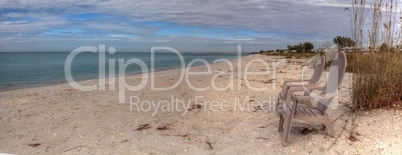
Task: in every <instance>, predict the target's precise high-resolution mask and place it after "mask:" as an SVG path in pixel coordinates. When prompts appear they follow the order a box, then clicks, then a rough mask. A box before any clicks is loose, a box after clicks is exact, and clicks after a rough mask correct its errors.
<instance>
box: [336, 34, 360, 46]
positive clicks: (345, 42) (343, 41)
mask: <svg viewBox="0 0 402 155" xmlns="http://www.w3.org/2000/svg"><path fill="white" fill-rule="evenodd" d="M334 44H337V45H338V46H339V47H340V48H343V47H353V46H355V45H356V42H355V41H353V40H352V39H351V38H349V37H342V36H336V37H335V38H334Z"/></svg>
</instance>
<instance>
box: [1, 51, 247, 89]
mask: <svg viewBox="0 0 402 155" xmlns="http://www.w3.org/2000/svg"><path fill="white" fill-rule="evenodd" d="M21 53H24V52H21ZM66 53H68V52H66ZM250 55H254V54H247V55H245V56H243V54H242V56H241V57H240V58H239V57H236V58H233V59H227V60H229V61H236V60H238V59H241V58H243V57H246V56H250ZM217 59H219V58H217ZM207 62H208V61H207ZM208 63H209V64H211V62H208ZM203 65H205V64H196V65H192V67H197V66H203ZM180 68H181V66H173V67H168V68H160V69H155V71H148V72H147V73H151V72H155V73H157V72H162V71H168V70H176V69H180ZM185 68H186V67H185ZM141 74H144V72H142V73H140V72H138V73H129V74H126V75H125V76H126V77H129V76H135V75H141ZM118 77H120V76H119V75H115V76H114V77H105V80H108V79H109V78H118ZM99 79H100V78H99V77H94V78H84V79H79V80H74V81H75V82H82V81H88V80H99ZM60 84H68V81H66V80H65V79H64V80H61V81H55V82H49V83H40V84H36V85H30V86H26V87H24V86H22V87H13V88H7V89H0V92H7V91H14V90H21V89H29V88H40V87H47V86H53V85H60Z"/></svg>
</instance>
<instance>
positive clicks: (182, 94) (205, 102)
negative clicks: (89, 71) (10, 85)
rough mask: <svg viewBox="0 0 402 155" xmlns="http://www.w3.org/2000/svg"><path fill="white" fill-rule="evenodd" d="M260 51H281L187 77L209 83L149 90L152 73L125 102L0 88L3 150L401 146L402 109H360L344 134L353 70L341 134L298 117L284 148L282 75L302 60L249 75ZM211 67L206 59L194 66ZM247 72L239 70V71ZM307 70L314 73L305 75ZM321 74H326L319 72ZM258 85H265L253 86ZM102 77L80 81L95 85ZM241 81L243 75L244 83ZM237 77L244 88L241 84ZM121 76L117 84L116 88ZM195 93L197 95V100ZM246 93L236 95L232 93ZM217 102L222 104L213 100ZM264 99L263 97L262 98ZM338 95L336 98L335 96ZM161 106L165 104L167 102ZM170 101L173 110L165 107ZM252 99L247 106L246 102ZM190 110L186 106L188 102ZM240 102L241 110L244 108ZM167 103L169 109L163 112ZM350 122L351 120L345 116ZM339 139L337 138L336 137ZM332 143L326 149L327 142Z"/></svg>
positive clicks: (163, 78) (350, 150) (356, 150)
mask: <svg viewBox="0 0 402 155" xmlns="http://www.w3.org/2000/svg"><path fill="white" fill-rule="evenodd" d="M257 58H259V59H263V60H264V61H266V62H269V64H270V65H272V63H271V62H272V61H273V60H278V59H279V57H269V56H260V55H250V56H246V57H243V58H242V59H241V60H242V66H241V68H240V69H239V68H238V66H237V63H238V60H233V61H232V62H233V63H234V71H230V69H229V67H228V65H227V64H226V63H219V64H213V65H212V72H213V74H212V75H199V76H190V78H189V81H190V82H191V84H193V85H194V86H197V87H207V86H209V87H210V90H208V91H201V92H200V91H193V90H192V89H190V88H189V86H188V84H187V82H186V81H185V80H183V81H182V82H181V83H180V85H179V86H178V87H176V88H174V89H172V90H168V91H151V89H150V87H151V84H150V83H151V81H150V79H149V80H148V82H147V85H146V87H145V88H144V89H142V90H141V91H126V96H125V99H126V103H124V104H122V103H119V100H118V98H119V91H117V90H116V91H111V90H108V88H109V87H108V85H107V86H106V90H105V91H99V90H97V91H90V92H83V91H79V90H76V89H73V88H72V87H71V86H70V85H69V84H67V83H65V84H57V85H51V86H44V87H36V88H26V89H18V90H11V91H3V92H0V152H3V153H13V154H111V153H113V154H114V153H116V154H145V153H147V154H278V153H279V154H323V153H324V154H402V134H401V130H402V129H401V128H402V122H401V117H402V115H401V111H394V110H374V111H372V112H363V113H361V114H360V115H359V117H358V118H357V122H358V126H357V127H356V129H355V130H356V131H357V133H358V135H356V138H357V140H356V141H355V142H352V141H351V140H350V139H349V138H348V137H349V135H350V134H349V132H350V130H351V126H350V124H348V125H347V126H346V127H345V130H344V131H343V132H342V134H341V135H339V134H340V133H341V131H342V128H343V127H344V125H345V123H346V120H348V108H347V105H349V104H350V101H349V100H350V95H349V85H350V83H349V82H350V75H349V74H347V75H346V77H345V78H344V81H343V83H342V86H341V88H340V94H339V98H338V101H339V102H338V103H339V105H338V108H337V109H334V110H329V111H328V113H329V114H330V117H331V118H332V120H334V121H335V130H336V132H337V135H338V136H340V137H339V138H338V140H337V141H336V142H335V140H336V139H335V138H331V137H330V136H329V134H327V132H326V131H325V130H323V127H322V126H321V125H319V124H311V126H312V128H313V130H312V132H309V133H304V134H302V131H303V130H304V129H305V128H306V127H307V126H308V125H307V123H304V122H300V121H296V122H295V123H294V125H293V128H292V130H291V135H290V139H289V146H288V147H282V145H281V136H282V132H278V130H277V129H278V117H277V115H276V113H275V112H274V110H273V109H272V107H273V105H274V104H275V103H272V102H270V101H271V100H272V101H273V100H275V99H276V96H277V94H278V92H279V91H280V88H281V84H282V81H283V79H287V78H298V77H300V75H301V67H300V63H298V62H300V61H302V60H300V61H297V60H287V63H282V64H280V65H279V66H278V68H277V70H276V77H273V73H274V71H273V70H270V71H271V74H270V75H249V76H248V79H245V78H244V67H245V66H246V64H247V62H250V61H251V60H253V59H257ZM191 70H192V71H205V70H206V66H197V67H193V68H191ZM250 70H252V71H265V70H266V68H265V67H264V66H263V65H262V64H254V65H251V66H250ZM239 71H242V74H241V77H240V78H239V77H238V72H239ZM220 72H224V73H229V74H230V73H233V74H234V77H233V85H234V90H225V91H217V90H214V89H212V85H211V79H214V81H216V85H217V86H219V87H224V86H226V85H228V83H229V82H230V75H228V74H226V75H220V76H215V75H217V74H218V73H220ZM179 76H180V74H179V70H178V69H175V70H166V71H159V72H157V73H156V76H155V77H154V78H155V85H156V86H157V87H162V86H170V85H172V84H173V83H175V82H176V81H177V79H179ZM307 76H308V75H307ZM140 78H141V75H131V76H127V81H128V82H129V83H130V84H131V85H136V84H138V83H139V81H140ZM323 78H324V79H323V80H324V81H325V77H323ZM246 80H248V81H250V82H249V84H250V85H252V86H254V87H259V88H268V89H267V90H264V91H255V90H251V89H250V88H248V86H247V82H246ZM97 82H98V80H97V79H94V80H87V81H81V82H79V83H80V84H82V85H91V84H96V83H97ZM239 82H240V83H239ZM238 84H239V85H240V88H241V89H240V90H239V89H238V88H237V86H238ZM117 86H118V83H116V87H117ZM130 96H132V97H131V98H132V99H133V97H134V96H137V97H138V99H140V101H142V103H143V104H142V105H143V107H142V108H143V109H144V108H145V109H147V105H149V104H147V102H146V101H154V102H156V103H158V102H159V101H166V102H163V103H170V104H172V103H175V101H174V102H172V101H171V98H172V96H173V98H174V99H175V98H177V99H178V100H180V101H184V102H185V103H186V104H187V102H189V101H190V105H189V107H183V106H181V105H182V104H176V105H178V107H173V110H172V107H171V106H170V107H169V106H168V104H165V106H163V108H162V107H160V108H159V109H158V110H159V111H157V112H155V109H154V108H150V111H148V112H147V111H143V110H141V109H140V111H138V109H137V107H136V106H135V105H133V106H132V108H133V109H132V110H133V111H130V104H129V103H130V102H129V101H130ZM196 96H199V97H198V98H197V102H196V103H195V99H196ZM236 98H237V99H239V100H240V103H236V102H235V100H237V99H236ZM210 101H217V102H219V103H221V104H222V105H223V107H222V109H220V108H219V107H217V105H216V104H217V103H215V102H210ZM226 101H227V102H226ZM262 101H265V104H264V105H261V104H259V103H261V102H262ZM333 104H334V103H333ZM161 105H163V104H161ZM169 108H170V110H169V111H168V110H167V109H169ZM247 108H248V109H247ZM188 109H190V110H188ZM240 109H242V110H243V111H241V110H240ZM162 110H164V111H162ZM349 121H350V119H349ZM334 142H335V143H334ZM333 143H334V145H333V146H332V147H331V148H330V146H331V144H333Z"/></svg>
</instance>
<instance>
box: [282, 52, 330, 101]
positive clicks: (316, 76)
mask: <svg viewBox="0 0 402 155" xmlns="http://www.w3.org/2000/svg"><path fill="white" fill-rule="evenodd" d="M324 66H325V56H324V55H323V56H321V57H320V58H318V60H317V63H316V65H315V67H314V72H313V75H312V77H311V78H310V79H303V78H302V79H291V80H285V81H284V82H283V87H282V90H281V92H280V93H279V95H278V100H277V108H278V106H279V105H280V104H281V102H283V101H285V100H286V99H287V100H290V97H287V96H289V95H288V90H289V89H290V88H292V87H303V86H309V87H311V86H315V85H316V84H317V82H318V81H319V80H320V77H321V75H322V72H323V70H324ZM290 83H292V85H290ZM294 83H298V84H294ZM306 95H309V93H308V92H305V93H304V96H306ZM307 105H310V106H311V104H307Z"/></svg>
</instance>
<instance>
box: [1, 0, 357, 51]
mask: <svg viewBox="0 0 402 155" xmlns="http://www.w3.org/2000/svg"><path fill="white" fill-rule="evenodd" d="M350 3H351V2H350V1H348V0H335V1H327V0H287V1H283V0H269V1H268V0H250V1H243V0H233V1H200V0H174V1H169V2H167V1H162V0H152V1H147V0H140V1H131V0H99V1H97V0H87V1H81V0H59V1H54V0H19V1H15V0H3V1H0V10H11V11H9V12H8V13H5V14H2V15H0V21H2V22H1V23H0V31H1V32H5V33H9V34H18V33H25V34H35V35H36V36H37V35H40V34H43V32H44V31H46V30H48V29H50V28H79V29H85V30H88V32H91V31H94V32H92V35H93V36H94V37H96V38H98V39H100V40H102V39H109V40H119V39H120V40H123V42H124V41H125V40H135V41H136V42H137V43H145V42H147V43H149V44H159V43H161V44H162V43H163V44H171V45H176V44H177V45H179V44H180V43H181V44H188V45H194V46H196V44H197V43H198V44H199V45H200V46H201V45H211V46H208V48H219V47H220V46H219V45H218V44H219V43H221V44H235V43H244V44H246V43H247V44H250V45H254V46H256V47H253V48H273V47H275V46H276V47H278V48H280V47H285V46H286V45H287V44H294V43H297V42H301V41H312V42H317V43H322V42H323V41H324V40H331V38H332V37H334V36H336V35H345V36H348V35H349V34H350V32H349V31H350V25H349V24H350V23H349V12H347V11H345V10H344V8H345V7H348V6H350V5H349V4H350ZM12 10H15V11H12ZM80 13H99V14H103V15H106V16H107V17H105V18H102V19H95V20H90V21H85V22H82V21H72V20H66V19H64V18H62V16H63V15H69V14H80ZM27 17H30V18H38V19H39V20H38V21H26V22H23V20H21V21H7V19H18V18H27ZM143 21H164V22H170V23H173V27H174V26H187V27H202V28H204V29H211V30H214V29H224V30H228V31H229V32H230V31H231V30H233V31H236V30H247V31H252V32H255V33H261V34H265V35H266V36H254V37H253V36H250V37H249V36H247V37H245V38H243V37H241V36H240V37H238V38H233V37H232V36H230V35H229V36H222V37H220V38H213V37H212V38H195V37H186V36H180V37H169V36H166V37H160V36H157V35H156V32H157V31H158V30H160V29H161V28H164V27H163V26H162V27H152V26H139V25H130V24H127V23H130V22H143ZM268 34H272V35H268ZM0 35H1V34H0ZM89 36H91V35H89ZM24 37H27V36H24ZM43 37H44V36H42V38H36V39H42V40H43V41H45V40H48V39H44V38H43ZM33 38H34V37H33ZM16 39H21V38H18V37H17V38H14V39H11V40H10V39H9V40H7V42H12V41H13V40H14V41H15V40H16ZM63 39H64V40H65V41H68V40H67V39H69V40H74V39H73V38H69V37H67V38H60V39H57V40H63ZM81 39H82V40H85V39H86V38H85V37H82V38H81ZM87 41H88V40H87ZM71 42H74V41H71ZM88 42H92V41H88ZM188 45H186V46H188ZM0 46H5V43H3V44H2V45H0Z"/></svg>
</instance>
